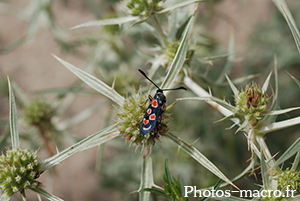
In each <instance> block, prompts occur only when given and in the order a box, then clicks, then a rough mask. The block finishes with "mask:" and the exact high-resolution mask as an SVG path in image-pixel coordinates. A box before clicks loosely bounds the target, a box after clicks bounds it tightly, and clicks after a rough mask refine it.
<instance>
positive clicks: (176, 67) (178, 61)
mask: <svg viewBox="0 0 300 201" xmlns="http://www.w3.org/2000/svg"><path fill="white" fill-rule="evenodd" d="M193 21H194V16H192V17H191V19H190V20H189V23H188V24H187V26H186V29H185V31H184V33H183V37H182V40H181V42H180V45H179V47H178V50H177V52H176V55H175V57H174V59H173V61H172V64H171V66H170V68H169V71H168V73H167V75H166V77H165V79H164V81H163V83H162V85H161V86H160V88H161V89H168V88H171V86H172V84H173V82H174V81H175V79H176V77H177V75H178V73H179V72H180V71H181V68H182V66H183V64H184V62H185V59H186V54H187V49H188V48H187V45H188V40H189V37H190V34H191V31H192V25H193Z"/></svg>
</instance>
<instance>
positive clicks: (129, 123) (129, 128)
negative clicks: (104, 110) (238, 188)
mask: <svg viewBox="0 0 300 201" xmlns="http://www.w3.org/2000/svg"><path fill="white" fill-rule="evenodd" d="M146 100H147V96H146V95H141V94H140V93H136V94H135V95H133V96H131V97H130V98H127V99H126V100H125V101H124V104H123V106H122V107H121V108H120V110H119V112H118V113H117V115H118V122H119V127H118V129H119V131H120V135H122V136H124V137H125V139H126V141H130V142H131V143H134V144H135V145H137V146H144V145H154V144H155V139H159V137H160V136H163V135H165V134H166V133H167V132H168V126H167V122H168V121H169V117H168V115H164V118H163V119H162V122H161V124H160V127H159V131H158V134H157V136H156V137H154V132H153V130H152V131H151V132H149V133H147V134H146V135H143V134H141V133H140V126H141V123H142V119H143V118H144V115H145V113H146V111H147V108H148V104H147V103H146Z"/></svg>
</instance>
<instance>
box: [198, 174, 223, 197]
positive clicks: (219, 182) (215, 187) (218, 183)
mask: <svg viewBox="0 0 300 201" xmlns="http://www.w3.org/2000/svg"><path fill="white" fill-rule="evenodd" d="M220 186H221V180H220V179H219V181H218V182H217V183H216V184H215V185H214V187H213V190H218V189H219V188H220ZM209 199H210V197H203V198H202V199H200V201H208V200H209Z"/></svg>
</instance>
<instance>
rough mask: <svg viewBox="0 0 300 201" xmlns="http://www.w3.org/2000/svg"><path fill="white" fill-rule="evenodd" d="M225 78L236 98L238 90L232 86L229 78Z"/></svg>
mask: <svg viewBox="0 0 300 201" xmlns="http://www.w3.org/2000/svg"><path fill="white" fill-rule="evenodd" d="M225 76H226V79H227V81H228V83H229V86H230V88H231V90H232V92H233V93H234V95H235V96H238V95H239V90H238V89H237V88H236V87H235V86H234V84H233V83H232V82H231V80H230V79H229V77H228V76H227V75H225Z"/></svg>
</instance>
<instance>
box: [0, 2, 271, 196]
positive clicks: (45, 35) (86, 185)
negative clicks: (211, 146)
mask: <svg viewBox="0 0 300 201" xmlns="http://www.w3.org/2000/svg"><path fill="white" fill-rule="evenodd" d="M10 2H11V4H12V5H18V6H20V7H25V6H26V5H27V4H28V2H29V1H27V0H26V1H25V0H22V1H19V0H14V1H10ZM73 2H74V3H73ZM239 2H242V1H237V0H224V1H223V2H221V3H219V4H218V6H217V9H216V12H219V14H218V15H217V16H216V17H215V19H214V20H213V21H212V23H211V25H210V30H211V31H212V32H213V33H214V35H215V37H216V38H217V39H218V40H219V41H220V43H221V44H222V45H224V46H225V47H226V46H227V45H228V38H229V31H230V26H232V27H233V28H234V30H235V37H236V44H237V47H236V48H237V51H242V50H243V45H244V43H245V42H246V41H247V38H248V37H249V36H251V32H252V29H253V26H254V25H255V24H256V23H257V22H260V21H262V20H268V13H269V8H270V7H274V5H273V4H272V2H271V1H267V0H251V1H243V2H244V3H239ZM0 7H1V5H0ZM53 10H54V11H55V15H56V19H58V21H59V23H60V25H61V26H62V27H66V28H68V27H72V26H74V25H77V24H80V23H83V22H86V21H88V20H93V19H94V17H93V16H92V15H91V13H90V12H89V11H88V10H86V9H84V8H83V6H82V5H81V3H79V1H75V0H73V1H69V6H68V7H64V6H63V5H62V4H61V3H59V2H58V1H55V2H54V8H53ZM26 26H27V24H26V22H24V21H22V20H20V19H18V18H16V17H15V16H14V15H12V14H7V13H3V12H1V13H0V48H4V47H5V46H7V45H9V44H10V43H12V42H14V41H15V40H17V39H18V38H20V37H21V36H23V34H24V32H25V30H26ZM76 32H80V30H76V31H74V34H75V33H76ZM52 53H53V54H56V55H58V56H59V57H61V58H63V59H64V60H66V61H68V62H70V63H72V64H74V65H76V66H79V67H80V66H81V65H82V64H83V62H84V59H83V57H82V58H78V57H75V56H70V54H69V55H66V54H62V53H61V51H60V48H59V47H58V45H57V43H56V42H55V41H54V40H53V38H52V36H51V34H50V32H49V30H48V28H47V27H45V28H42V29H39V31H38V33H37V34H36V36H35V37H34V39H33V40H32V41H30V42H28V43H26V44H25V45H22V46H21V47H18V48H17V49H15V50H13V51H12V52H10V53H8V54H3V55H0V68H1V73H2V74H3V75H9V76H10V77H11V79H12V80H14V81H15V82H16V83H18V85H19V86H21V87H22V89H23V90H25V91H34V90H42V89H51V88H63V87H68V86H70V85H71V84H72V83H73V82H74V81H75V80H76V79H77V78H76V77H75V76H74V75H73V74H72V73H70V72H69V71H68V70H66V69H65V68H64V67H63V66H62V65H61V64H60V63H58V62H57V61H56V60H55V59H54V58H53V57H52V56H51V54H52ZM48 98H49V101H51V98H52V97H51V96H49V97H48ZM100 99H101V98H100V96H99V98H96V97H95V96H94V97H93V98H90V97H82V96H81V97H78V98H77V99H76V102H75V104H74V105H73V107H72V109H71V111H70V112H69V113H68V115H69V116H72V115H74V114H76V113H78V112H79V111H81V110H82V109H84V108H86V107H88V106H90V105H93V104H95V103H97V102H98V101H99V100H100ZM0 100H1V101H2V102H1V104H0V107H1V108H0V110H2V111H5V112H4V115H6V116H8V110H7V108H8V104H7V100H6V99H3V98H1V99H0ZM2 118H3V117H1V119H2ZM92 118H93V120H92V121H87V122H86V123H82V124H80V125H78V126H77V127H76V128H74V129H73V131H72V132H73V133H72V135H75V136H81V137H84V136H87V135H90V134H92V133H94V132H96V131H98V130H100V129H101V128H102V127H103V123H102V122H101V114H100V113H98V114H96V115H94V116H93V117H92ZM96 152H97V149H96V148H94V149H92V150H89V151H85V152H83V153H79V154H76V155H74V156H73V157H71V158H69V159H68V160H66V161H65V162H64V163H62V164H60V165H58V166H57V169H56V170H57V173H58V175H57V176H55V177H53V181H52V182H47V183H44V185H45V186H46V190H48V191H49V192H52V193H53V194H55V195H57V196H59V197H61V198H63V199H65V200H72V201H95V200H99V201H100V200H101V201H105V200H116V201H117V200H123V199H122V198H121V197H120V196H119V195H118V194H117V193H116V194H114V193H111V192H109V193H107V194H106V195H99V194H97V184H98V181H99V179H98V178H97V176H96V175H95V173H94V163H95V157H96ZM45 177H48V178H50V176H49V175H46V176H44V177H42V178H41V179H42V180H45ZM137 185H138V184H137ZM132 190H135V189H132ZM33 197H35V196H33ZM17 200H18V199H17ZM29 200H36V198H30V199H29Z"/></svg>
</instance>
